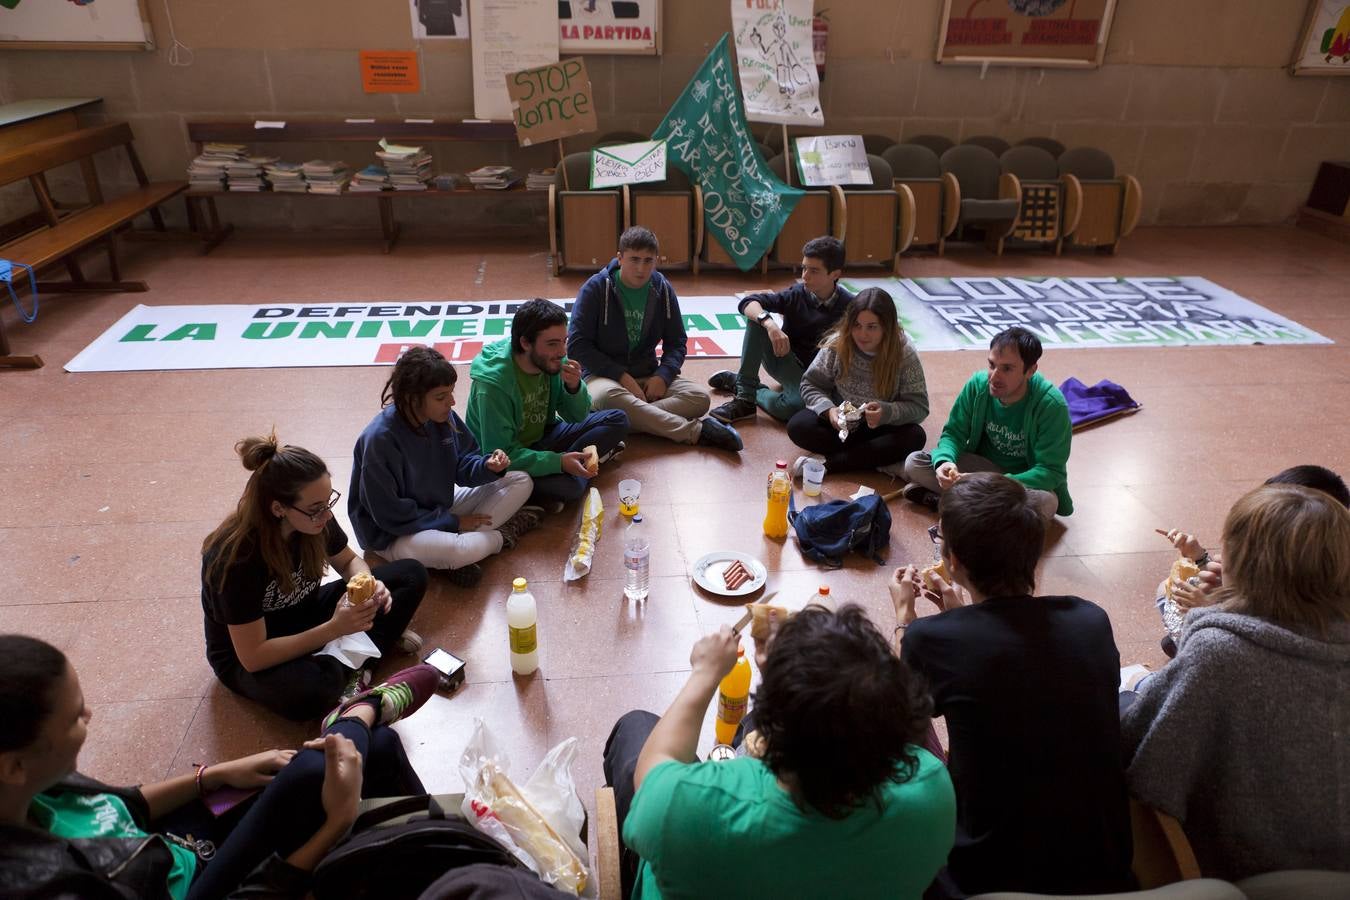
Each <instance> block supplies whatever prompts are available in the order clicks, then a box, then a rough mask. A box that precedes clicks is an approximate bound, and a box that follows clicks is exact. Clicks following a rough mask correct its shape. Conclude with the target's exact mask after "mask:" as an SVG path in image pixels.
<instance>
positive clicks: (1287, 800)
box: [1121, 485, 1350, 880]
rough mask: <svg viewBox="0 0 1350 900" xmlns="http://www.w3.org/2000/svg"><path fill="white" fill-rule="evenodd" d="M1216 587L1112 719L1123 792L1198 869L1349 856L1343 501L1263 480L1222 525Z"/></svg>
mask: <svg viewBox="0 0 1350 900" xmlns="http://www.w3.org/2000/svg"><path fill="white" fill-rule="evenodd" d="M1223 546H1224V570H1223V587H1222V588H1221V589H1220V591H1219V594H1218V598H1217V599H1218V603H1217V604H1216V605H1215V606H1213V607H1208V608H1202V609H1195V610H1192V611H1191V612H1190V613H1189V614H1188V615H1187V616H1186V621H1185V625H1184V626H1183V628H1182V632H1181V638H1180V641H1179V642H1178V644H1179V646H1178V651H1177V657H1176V659H1175V660H1173V661H1172V662H1171V663H1169V664H1168V665H1167V666H1166V667H1165V668H1163V669H1161V670H1160V671H1158V672H1156V673H1155V674H1153V675H1151V676H1149V677H1148V678H1147V679H1146V680H1145V681H1144V682H1142V683H1141V690H1140V693H1139V695H1138V698H1137V699H1136V700H1135V702H1134V703H1133V704H1131V705H1130V706H1128V708H1127V709H1126V710H1125V712H1124V713H1123V715H1122V718H1121V736H1122V740H1123V741H1124V749H1125V756H1126V759H1127V762H1128V770H1127V778H1128V781H1129V787H1130V792H1131V794H1133V795H1134V796H1135V797H1136V798H1138V799H1139V800H1141V801H1143V802H1144V803H1146V804H1148V805H1149V806H1152V807H1154V808H1156V809H1159V810H1161V811H1162V812H1165V813H1167V814H1168V815H1171V816H1173V817H1175V818H1176V819H1178V820H1179V821H1180V822H1181V823H1182V825H1183V827H1184V828H1185V831H1186V837H1187V838H1188V839H1189V841H1190V843H1191V846H1192V848H1193V849H1194V850H1195V855H1196V859H1197V860H1198V862H1199V863H1200V868H1201V871H1202V873H1203V874H1204V875H1206V876H1208V877H1214V878H1225V879H1228V880H1237V879H1240V878H1245V877H1247V876H1251V875H1257V874H1260V873H1264V872H1269V871H1275V870H1281V869H1326V870H1338V871H1350V512H1348V511H1347V510H1346V508H1345V507H1343V506H1341V505H1340V504H1339V503H1337V502H1336V501H1335V500H1334V499H1333V498H1331V497H1329V496H1327V495H1326V494H1323V493H1321V492H1320V491H1312V490H1309V489H1307V488H1303V487H1296V486H1293V485H1268V486H1263V487H1260V488H1257V489H1256V490H1255V491H1252V492H1251V493H1249V494H1247V495H1246V496H1245V497H1243V498H1242V499H1241V500H1239V501H1238V502H1237V504H1235V505H1234V506H1233V509H1232V510H1231V511H1230V512H1229V514H1228V519H1227V521H1226V522H1225V524H1224V541H1223Z"/></svg>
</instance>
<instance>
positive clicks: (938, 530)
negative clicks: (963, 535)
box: [928, 525, 942, 544]
mask: <svg viewBox="0 0 1350 900" xmlns="http://www.w3.org/2000/svg"><path fill="white" fill-rule="evenodd" d="M928 539H929V540H930V541H932V542H933V543H935V544H940V543H942V526H941V525H929V526H928Z"/></svg>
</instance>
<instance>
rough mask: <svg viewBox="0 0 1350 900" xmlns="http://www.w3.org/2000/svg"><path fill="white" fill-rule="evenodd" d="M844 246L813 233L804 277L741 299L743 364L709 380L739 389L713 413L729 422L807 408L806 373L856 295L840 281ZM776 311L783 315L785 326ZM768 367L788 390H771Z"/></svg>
mask: <svg viewBox="0 0 1350 900" xmlns="http://www.w3.org/2000/svg"><path fill="white" fill-rule="evenodd" d="M843 269H844V245H843V244H841V243H840V242H839V241H838V240H837V239H835V238H832V237H829V236H828V235H826V236H825V237H818V238H812V239H811V240H809V241H807V242H806V245H805V246H804V247H802V268H801V272H802V279H801V281H799V282H797V283H796V284H794V285H792V287H790V288H788V289H787V290H785V291H779V292H778V293H773V294H771V293H762V294H749V295H747V296H746V297H744V298H742V300H741V302H740V306H739V309H740V312H741V315H743V316H745V321H746V328H745V338H744V339H743V340H742V341H741V367H740V369H739V370H737V371H735V372H729V371H726V370H723V371H721V372H718V373H716V374H715V375H713V376H712V377H711V378H709V379H708V384H709V385H710V386H711V387H712V388H713V389H715V390H719V391H730V392H734V393H735V394H736V396H735V398H733V399H731V400H728V401H727V402H726V403H723V404H722V405H721V406H719V407H717V408H716V409H714V410H713V411H712V412H711V413H710V414H709V415H711V416H712V417H713V418H715V419H720V420H721V421H723V422H737V421H739V420H741V419H753V418H754V417H755V407H756V406H758V407H760V408H762V409H763V410H764V411H765V412H767V413H768V414H769V415H771V416H773V417H774V418H775V419H777V420H778V421H780V422H786V421H787V420H788V419H790V418H792V415H793V413H796V412H797V411H799V410H801V409H803V408H804V407H805V404H804V403H803V402H802V393H801V383H802V373H804V372H805V371H806V368H807V366H809V365H811V360H813V359H815V358H816V351H817V350H818V349H819V348H820V339H821V338H822V337H823V336H824V335H825V334H826V333H827V332H828V331H829V330H830V329H831V328H833V327H834V325H835V323H836V322H838V321H839V319H840V317H842V316H843V315H844V310H845V309H846V308H847V307H848V302H849V301H850V300H852V299H853V295H852V294H850V293H849V292H848V291H846V290H844V289H843V288H841V287H840V286H839V277H840V276H841V275H843ZM770 313H778V314H779V315H781V316H782V317H783V324H782V325H779V324H778V321H777V320H776V319H774V317H773V316H772V315H770ZM761 368H763V369H764V371H765V372H767V373H768V375H769V377H770V378H773V379H774V380H775V381H777V382H778V383H779V384H780V385H782V389H781V390H778V391H774V390H770V389H769V388H768V387H766V386H765V385H764V383H763V382H761V381H760V380H759V370H760V369H761Z"/></svg>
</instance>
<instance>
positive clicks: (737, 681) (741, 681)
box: [713, 647, 750, 744]
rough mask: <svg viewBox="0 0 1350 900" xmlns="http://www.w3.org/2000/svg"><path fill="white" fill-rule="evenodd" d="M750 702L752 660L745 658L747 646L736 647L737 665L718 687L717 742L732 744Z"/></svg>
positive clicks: (715, 729)
mask: <svg viewBox="0 0 1350 900" xmlns="http://www.w3.org/2000/svg"><path fill="white" fill-rule="evenodd" d="M749 704H750V660H748V659H746V658H745V648H744V647H737V648H736V665H734V666H732V667H731V671H730V672H728V673H727V677H726V678H723V679H722V683H721V684H720V685H718V687H717V721H716V722H714V723H713V730H714V731H715V732H716V734H717V743H719V744H730V743H731V739H732V738H734V737H735V736H736V726H737V725H740V724H741V719H743V718H745V709H746V707H747V706H748V705H749Z"/></svg>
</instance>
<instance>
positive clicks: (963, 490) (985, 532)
mask: <svg viewBox="0 0 1350 900" xmlns="http://www.w3.org/2000/svg"><path fill="white" fill-rule="evenodd" d="M938 520H939V521H940V522H941V523H942V544H943V553H944V554H947V553H950V554H952V555H953V556H955V557H956V558H957V559H958V560H960V562H961V568H962V569H964V570H965V571H966V572H967V573H968V574H969V576H970V583H971V586H972V587H974V588H975V589H976V590H978V591H979V592H980V593H982V594H984V595H985V596H986V597H1006V596H1018V595H1022V594H1030V593H1032V592H1033V591H1034V590H1035V589H1036V563H1038V562H1039V561H1040V559H1041V550H1042V548H1043V546H1044V544H1045V522H1044V521H1043V520H1042V519H1041V517H1040V514H1039V513H1038V512H1036V508H1035V507H1034V506H1033V505H1032V504H1031V500H1030V498H1029V497H1028V496H1027V491H1026V488H1024V487H1023V486H1022V485H1021V484H1020V483H1018V482H1016V481H1013V480H1012V479H1011V478H1009V477H1008V476H1006V475H998V474H996V473H993V472H971V473H968V474H965V475H962V476H961V480H960V481H958V482H956V484H954V485H952V486H951V487H949V488H947V490H946V492H945V493H943V495H942V500H941V502H940V503H939V504H938Z"/></svg>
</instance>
